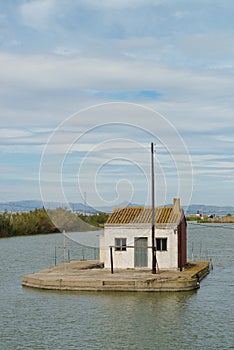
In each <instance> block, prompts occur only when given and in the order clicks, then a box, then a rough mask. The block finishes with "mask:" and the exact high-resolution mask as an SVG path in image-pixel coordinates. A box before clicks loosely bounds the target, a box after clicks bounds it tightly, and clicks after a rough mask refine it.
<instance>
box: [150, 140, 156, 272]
mask: <svg viewBox="0 0 234 350" xmlns="http://www.w3.org/2000/svg"><path fill="white" fill-rule="evenodd" d="M151 170H152V174H151V180H152V274H156V250H155V215H154V209H155V208H154V144H153V142H151Z"/></svg>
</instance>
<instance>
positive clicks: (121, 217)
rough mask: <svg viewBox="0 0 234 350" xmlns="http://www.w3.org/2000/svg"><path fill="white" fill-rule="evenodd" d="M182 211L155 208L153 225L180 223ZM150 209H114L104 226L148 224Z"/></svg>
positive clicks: (149, 221)
mask: <svg viewBox="0 0 234 350" xmlns="http://www.w3.org/2000/svg"><path fill="white" fill-rule="evenodd" d="M182 212H183V210H182V209H181V210H179V211H175V210H174V207H157V208H155V224H175V223H177V222H179V221H180V219H181V216H182ZM151 221H152V209H151V208H147V207H124V208H116V209H114V211H113V212H112V214H111V215H110V216H109V219H108V221H107V222H106V224H107V225H108V224H118V225H120V224H150V223H151Z"/></svg>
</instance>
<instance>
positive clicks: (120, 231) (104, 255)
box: [100, 224, 178, 269]
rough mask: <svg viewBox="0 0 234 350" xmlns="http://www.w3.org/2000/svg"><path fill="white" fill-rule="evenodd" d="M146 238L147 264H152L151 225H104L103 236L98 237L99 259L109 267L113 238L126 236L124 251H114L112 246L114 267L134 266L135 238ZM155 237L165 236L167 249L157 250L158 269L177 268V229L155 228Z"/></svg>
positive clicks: (113, 243) (149, 266) (149, 265)
mask: <svg viewBox="0 0 234 350" xmlns="http://www.w3.org/2000/svg"><path fill="white" fill-rule="evenodd" d="M140 237H147V238H148V247H149V248H148V249H147V251H148V259H147V260H148V266H147V268H151V266H152V250H151V226H150V225H145V224H142V225H106V226H105V229H104V236H103V237H101V238H100V260H101V261H103V262H104V265H105V268H111V262H110V246H113V247H114V246H115V238H126V239H127V241H126V245H127V248H126V251H116V250H115V248H113V250H112V251H113V266H114V268H120V269H121V268H134V267H135V265H134V249H135V248H134V243H135V238H140ZM155 238H167V250H166V251H157V252H156V257H157V263H158V267H159V269H177V268H178V241H177V230H174V229H171V228H161V229H159V228H156V229H155Z"/></svg>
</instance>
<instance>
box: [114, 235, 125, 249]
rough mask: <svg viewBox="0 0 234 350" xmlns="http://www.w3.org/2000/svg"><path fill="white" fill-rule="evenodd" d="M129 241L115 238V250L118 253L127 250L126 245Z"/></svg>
mask: <svg viewBox="0 0 234 350" xmlns="http://www.w3.org/2000/svg"><path fill="white" fill-rule="evenodd" d="M126 243H127V239H126V238H115V250H116V251H125V250H127V247H126V245H127V244H126Z"/></svg>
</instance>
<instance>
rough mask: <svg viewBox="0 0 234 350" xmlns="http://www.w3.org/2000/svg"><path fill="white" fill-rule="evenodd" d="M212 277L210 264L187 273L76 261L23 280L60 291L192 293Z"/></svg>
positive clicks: (189, 266) (194, 266) (25, 283)
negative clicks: (123, 267)
mask: <svg viewBox="0 0 234 350" xmlns="http://www.w3.org/2000/svg"><path fill="white" fill-rule="evenodd" d="M208 273H209V263H208V262H197V261H196V262H195V261H194V262H193V261H190V262H188V264H187V266H186V267H185V268H184V269H183V271H180V270H175V271H168V270H159V271H157V273H156V274H152V273H151V270H150V269H115V270H114V273H113V274H112V273H111V271H110V270H109V269H106V268H103V264H102V263H100V262H99V261H73V262H70V263H65V264H61V265H58V266H54V267H51V268H48V269H45V270H42V271H39V272H36V273H33V274H30V275H25V276H23V279H22V285H23V286H26V287H33V288H40V289H48V290H60V291H139V292H140V291H142V292H168V291H190V290H194V289H197V288H199V287H200V281H201V280H202V279H203V278H204V277H205V276H206V275H207V274H208Z"/></svg>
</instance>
